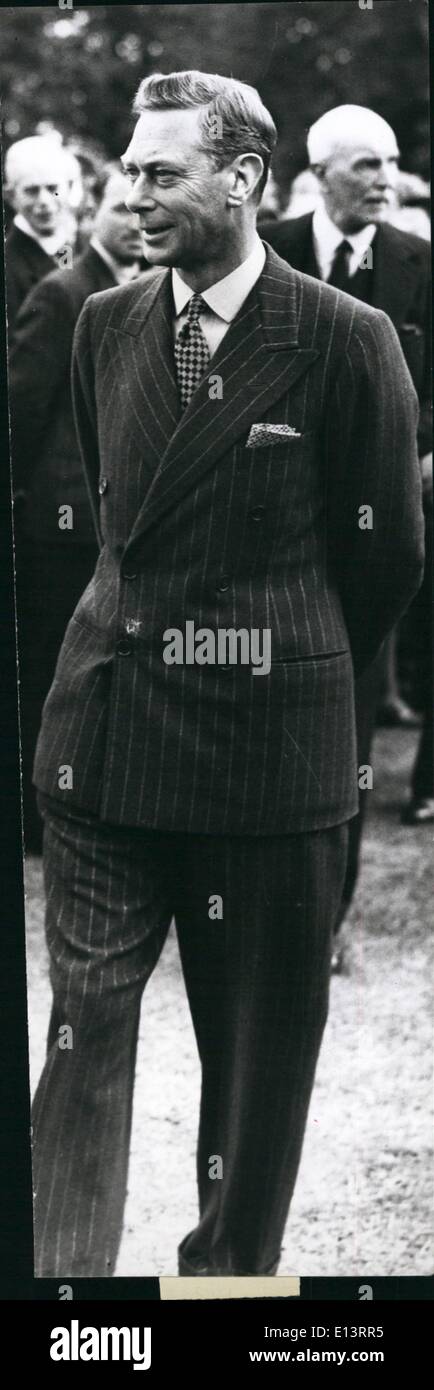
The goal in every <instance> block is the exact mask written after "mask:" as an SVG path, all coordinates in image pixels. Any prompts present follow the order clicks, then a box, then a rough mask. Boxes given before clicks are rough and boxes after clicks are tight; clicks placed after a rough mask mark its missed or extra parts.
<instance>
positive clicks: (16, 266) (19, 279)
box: [5, 223, 58, 346]
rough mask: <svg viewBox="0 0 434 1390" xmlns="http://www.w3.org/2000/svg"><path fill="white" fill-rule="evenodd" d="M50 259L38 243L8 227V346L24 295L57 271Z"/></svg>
mask: <svg viewBox="0 0 434 1390" xmlns="http://www.w3.org/2000/svg"><path fill="white" fill-rule="evenodd" d="M57 268H58V267H57V261H56V260H55V257H54V256H49V255H47V252H46V251H43V249H42V246H40V245H39V242H37V241H35V240H34V238H33V237H30V236H27V233H26V232H23V231H21V228H20V227H16V226H15V223H13V224H12V227H11V228H10V230H9V232H8V234H7V237H6V241H5V270H6V310H7V322H8V341H9V346H10V345H11V343H12V341H13V336H14V332H15V323H16V317H17V314H18V311H19V309H20V308H21V305H22V304H23V302H24V300H25V298H26V296H27V295H28V294H30V290H32V289H33V286H34V285H37V284H38V281H39V280H42V278H43V276H44V275H49V273H50V271H52V270H57Z"/></svg>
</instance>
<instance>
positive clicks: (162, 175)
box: [155, 169, 176, 183]
mask: <svg viewBox="0 0 434 1390" xmlns="http://www.w3.org/2000/svg"><path fill="white" fill-rule="evenodd" d="M155 177H156V179H158V182H159V183H171V181H172V179H174V178H176V174H175V170H174V169H156V170H155Z"/></svg>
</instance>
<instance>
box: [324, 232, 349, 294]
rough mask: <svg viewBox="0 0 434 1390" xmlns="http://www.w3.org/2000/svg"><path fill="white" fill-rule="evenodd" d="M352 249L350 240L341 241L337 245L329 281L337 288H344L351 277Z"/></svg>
mask: <svg viewBox="0 0 434 1390" xmlns="http://www.w3.org/2000/svg"><path fill="white" fill-rule="evenodd" d="M352 249H353V248H352V246H351V245H350V242H349V241H341V242H339V246H337V247H336V251H335V254H334V257H333V264H332V268H331V271H330V275H329V278H328V281H327V283H328V284H329V285H334V286H335V288H336V289H337V290H344V289H345V286H346V285H347V284H348V281H349V279H350V275H349V264H350V256H351V252H352Z"/></svg>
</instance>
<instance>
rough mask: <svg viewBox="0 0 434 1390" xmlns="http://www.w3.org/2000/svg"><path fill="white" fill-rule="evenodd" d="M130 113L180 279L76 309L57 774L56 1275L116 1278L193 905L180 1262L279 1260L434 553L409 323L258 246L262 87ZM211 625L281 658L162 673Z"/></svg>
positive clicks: (48, 835)
mask: <svg viewBox="0 0 434 1390" xmlns="http://www.w3.org/2000/svg"><path fill="white" fill-rule="evenodd" d="M135 109H136V112H137V114H138V118H139V119H138V122H137V125H136V128H135V131H134V134H133V137H132V141H131V144H130V146H129V148H128V151H127V153H126V155H125V157H124V161H123V162H124V167H125V168H126V171H127V173H128V176H129V179H130V182H131V190H130V194H129V197H128V205H129V207H130V208H131V209H132V210H135V211H137V212H138V214H139V218H140V224H141V227H142V230H143V239H144V246H145V255H146V258H147V260H148V261H149V262H150V263H151V264H154V265H156V266H157V269H156V270H155V272H154V273H153V272H151V273H150V274H149V276H148V277H147V279H146V282H145V283H143V284H141V285H140V286H138V285H132V286H128V287H122V288H117V289H114V290H109V291H106V292H104V293H102V294H100V295H97V296H92V297H91V298H90V299H89V300H88V302H87V305H86V306H85V308H84V310H83V313H82V315H81V318H80V320H79V324H78V326H77V331H76V342H75V356H74V368H73V378H74V390H75V405H76V419H77V426H78V431H79V437H80V441H81V449H82V454H83V460H84V465H85V469H86V477H87V483H88V488H89V495H90V498H91V503H92V509H93V514H94V518H95V525H96V530H97V534H98V538H99V543H100V546H101V551H100V556H99V560H98V563H97V567H96V571H95V575H94V578H93V579H92V581H91V583H90V584H89V585H88V587H87V589H86V590H85V592H84V594H83V596H82V598H81V600H80V602H79V604H78V606H77V608H76V610H75V613H74V615H73V618H72V620H71V622H70V624H69V626H68V629H67V632H66V636H65V639H64V643H63V646H62V650H61V653H60V657H59V661H58V665H57V669H56V674H55V679H54V682H53V685H52V688H51V691H50V694H49V696H48V699H47V702H46V705H45V708H44V715H43V721H42V728H41V733H40V737H39V743H38V749H37V754H36V762H35V782H36V785H37V787H38V789H39V793H40V805H41V809H42V810H43V813H44V816H45V832H44V839H45V843H44V863H45V879H46V890H47V939H48V944H49V950H50V960H51V980H52V986H53V993H54V1002H53V1011H52V1016H51V1022H50V1029H49V1038H48V1054H47V1061H46V1064H45V1067H44V1071H43V1074H42V1077H41V1080H40V1083H39V1087H38V1091H37V1094H36V1097H35V1102H34V1117H33V1143H34V1187H35V1198H34V1200H35V1240H36V1271H37V1273H38V1274H39V1275H46V1276H48V1275H57V1274H59V1275H60V1274H62V1275H66V1274H69V1275H71V1276H72V1275H74V1274H77V1275H104V1274H111V1273H113V1270H114V1266H115V1260H116V1255H117V1251H118V1247H119V1241H120V1236H121V1230H122V1217H123V1207H124V1200H125V1189H126V1180H127V1165H128V1152H129V1138H130V1125H131V1107H132V1095H133V1081H134V1063H135V1052H136V1041H137V1030H138V1020H139V1010H140V1003H141V998H142V994H143V989H144V986H145V984H146V981H147V979H148V978H149V976H150V974H151V971H152V970H153V967H154V965H155V963H156V961H157V959H158V956H159V954H160V952H161V949H162V947H163V945H164V940H165V937H166V934H167V931H168V927H169V924H170V921H171V918H172V916H173V917H174V918H175V922H176V928H177V933H178V939H179V946H180V954H181V961H182V967H183V972H184V978H185V984H186V989H187V994H188V999H189V1004H190V1008H191V1013H192V1019H193V1024H194V1028H195V1033H196V1038H197V1044H198V1049H199V1054H200V1059H201V1064H202V1096H201V1108H200V1126H199V1140H198V1154H197V1172H198V1190H199V1220H198V1223H197V1225H196V1227H195V1229H194V1230H193V1231H190V1232H189V1233H188V1235H186V1236H184V1238H183V1240H182V1241H181V1244H180V1247H179V1265H178V1267H179V1271H180V1272H181V1273H193V1274H203V1273H211V1274H238V1275H242V1274H248V1275H253V1274H266V1273H275V1272H276V1270H277V1267H278V1262H279V1255H280V1247H281V1240H282V1236H283V1231H284V1227H285V1221H286V1217H287V1213H288V1208H289V1203H290V1199H291V1194H292V1191H293V1187H294V1183H295V1179H296V1174H297V1169H298V1164H299V1159H300V1152H301V1146H302V1141H303V1134H304V1128H305V1122H306V1115H307V1109H308V1105H309V1099H310V1094H311V1090H312V1084H313V1078H314V1072H315V1066H316V1060H317V1056H318V1051H319V1047H320V1042H321V1036H322V1032H323V1028H324V1024H325V1020H326V1015H327V1005H328V983H329V967H330V949H331V934H332V928H333V922H334V919H335V915H336V911H337V908H338V905H339V901H340V895H341V891H342V883H343V877H344V873H345V861H346V843H347V823H348V820H349V819H350V818H351V817H352V816H353V815H354V814H355V813H356V811H357V766H356V755H355V735H354V708H353V671H354V670H356V671H358V670H361V669H363V667H364V665H365V664H366V663H368V662H369V661H370V660H372V657H373V656H374V654H375V652H376V651H377V649H378V647H379V645H380V643H381V641H382V640H383V638H384V635H385V633H386V632H387V631H388V629H389V628H390V626H391V625H392V624H393V623H394V622H395V621H396V619H397V617H398V616H399V614H400V613H401V612H402V611H403V609H404V608H405V607H406V605H407V604H408V602H409V601H410V599H411V597H412V595H413V593H414V592H415V590H416V589H417V587H418V584H419V582H420V578H421V573H422V560H423V555H422V550H423V545H422V511H421V501H420V478H419V471H418V466H417V455H416V447H415V431H416V421H417V405H416V397H415V392H414V389H413V386H412V383H411V380H410V377H409V374H408V371H407V368H406V366H405V362H404V359H403V356H402V354H401V350H400V347H399V343H398V340H397V337H396V334H395V331H394V329H393V328H392V326H391V324H390V323H389V320H388V319H387V318H386V316H385V315H384V314H381V313H379V312H377V311H375V310H373V309H371V308H369V307H366V306H365V305H362V304H359V303H357V302H356V301H355V300H353V299H351V298H350V297H349V296H347V295H343V294H341V293H340V292H339V291H337V290H336V289H334V288H330V287H329V286H327V285H324V284H321V283H320V282H318V281H315V280H312V279H310V278H308V277H306V276H303V275H301V274H300V273H298V272H295V271H293V270H291V268H290V267H288V266H287V265H286V264H284V262H282V261H281V260H280V258H279V257H278V256H276V255H275V254H274V252H272V251H271V249H270V248H269V247H267V246H266V245H265V246H264V245H263V243H261V242H260V240H259V238H258V236H257V233H256V227H255V214H256V207H257V204H258V202H259V199H260V195H261V191H262V187H263V183H264V179H265V178H266V175H267V170H268V165H269V159H270V154H271V150H272V147H273V144H274V139H275V130H274V126H273V122H272V120H271V117H270V116H269V114H268V112H267V111H265V109H264V107H263V106H262V103H261V102H260V99H259V97H258V94H257V93H256V92H255V91H254V90H253V89H252V88H249V87H246V86H245V85H244V84H242V83H239V82H235V81H233V80H229V79H226V78H219V77H215V76H209V75H207V74H203V73H195V72H191V73H178V74H171V75H169V76H166V77H163V76H159V75H155V76H153V77H151V78H148V79H146V80H145V82H144V83H142V85H141V87H140V89H139V93H138V97H137V99H136V107H135ZM369 518H370V519H369ZM188 621H190V622H191V621H193V623H194V625H195V629H196V630H199V629H200V630H202V632H203V630H204V629H205V630H206V631H208V632H209V631H211V632H212V633H214V634H218V633H219V631H221V629H222V628H225V629H228V628H234V629H236V630H237V631H239V630H241V629H242V630H244V631H247V632H252V629H253V628H256V629H264V630H265V629H267V630H268V631H269V632H270V633H271V663H270V670H269V673H268V674H264V675H262V677H261V678H257V672H255V671H254V669H253V668H252V665H246V664H238V663H237V662H231V663H227V664H218V663H217V664H215V665H214V666H210V665H206V664H203V663H202V664H199V663H198V661H195V660H194V659H193V660H189V661H188V662H185V661H184V663H182V664H176V663H175V664H167V662H166V661H165V659H164V655H163V653H164V647H165V640H166V638H167V632H168V630H170V631H171V632H173V630H175V631H177V632H184V629H185V624H186V623H187V622H188ZM255 675H256V679H255ZM65 1024H67V1025H69V1026H70V1028H71V1029H72V1034H71V1035H70V1036H71V1038H72V1040H73V1046H72V1047H71V1048H70V1050H63V1048H62V1047H59V1037H62V1036H64V1029H63V1025H65ZM59 1030H60V1032H59ZM216 1157H217V1158H218V1159H219V1160H220V1161H219V1163H217V1165H216ZM216 1172H217V1176H216ZM145 1259H146V1252H145V1251H144V1260H145Z"/></svg>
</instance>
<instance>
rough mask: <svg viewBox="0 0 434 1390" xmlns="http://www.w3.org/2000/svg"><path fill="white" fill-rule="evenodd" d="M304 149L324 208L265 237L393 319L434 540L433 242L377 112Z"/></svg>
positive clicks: (350, 116)
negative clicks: (406, 207)
mask: <svg viewBox="0 0 434 1390" xmlns="http://www.w3.org/2000/svg"><path fill="white" fill-rule="evenodd" d="M307 146H308V153H309V161H310V167H311V169H312V170H313V172H314V173H315V175H316V178H317V180H318V184H319V189H320V195H321V196H320V200H319V203H318V206H317V207H316V208H315V211H314V212H313V213H312V212H310V213H306V214H304V215H303V216H302V217H296V218H292V219H288V220H285V221H282V222H280V223H274V222H273V223H270V224H264V225H263V227H262V234H263V236H264V238H265V239H266V240H268V241H269V242H270V244H271V245H272V246H273V247H274V249H275V250H276V251H277V252H278V254H279V256H283V257H284V259H285V260H286V261H287V262H288V263H289V264H290V265H292V266H294V267H295V268H296V269H297V270H301V271H304V273H305V274H307V275H314V276H316V277H317V278H319V279H321V280H326V281H327V282H328V283H329V284H331V285H335V286H336V287H337V288H338V289H340V290H344V291H345V292H346V293H347V294H351V295H354V296H355V298H357V299H360V300H362V301H363V302H364V303H367V304H371V305H373V306H374V307H375V308H377V309H382V310H383V311H384V312H385V313H387V314H388V316H389V318H390V319H391V322H392V323H393V325H394V327H395V329H396V331H397V334H398V337H399V339H400V342H401V347H402V350H403V353H404V356H405V359H406V362H407V366H408V368H409V371H410V373H411V376H412V379H413V383H414V386H415V388H416V391H417V393H418V397H419V424H418V452H419V457H420V462H421V472H422V477H423V480H424V488H425V489H426V519H427V529H428V531H429V535H428V541H430V533H431V528H432V520H431V517H432V504H431V505H430V501H429V478H430V476H431V465H432V460H431V449H432V404H431V351H430V349H431V260H430V249H429V246H428V244H427V242H425V241H423V240H422V239H421V238H420V237H417V236H413V235H412V234H411V233H410V232H404V231H400V230H398V229H397V228H396V227H393V226H392V225H391V224H389V223H388V222H387V214H388V211H389V210H390V207H391V203H392V200H393V195H394V189H395V187H396V182H397V176H398V159H399V149H398V145H397V142H396V138H395V135H394V132H393V130H392V129H391V127H390V125H388V123H387V121H384V120H383V118H382V117H381V116H378V115H377V113H376V112H375V111H371V110H369V109H368V108H366V107H364V106H352V105H347V106H338V107H334V108H333V109H332V110H331V111H327V112H326V113H325V115H324V116H320V118H319V120H318V121H316V122H315V124H314V125H313V126H312V127H311V129H310V131H309V133H308V137H307ZM430 587H431V584H430V578H428V580H427V582H426V584H425V585H424V590H423V595H422V596H421V597H420V600H418V606H419V608H420V607H421V605H422V601H423V602H424V605H425V607H426V608H427V609H428V608H429V606H430ZM425 590H426V599H425ZM429 624H430V618H429V615H428V611H427V613H426V621H425V624H424V626H425V628H426V629H427V630H428V629H429ZM389 640H390V641H391V642H394V641H395V634H393V635H392V634H391V635H390V639H389ZM428 646H429V644H428ZM430 665H431V657H430V651H429V650H428V651H427V652H426V655H425V658H424V681H423V689H424V699H425V703H426V721H427V722H426V731H425V735H424V740H423V745H422V748H421V754H420V757H419V761H418V767H417V769H416V776H415V780H414V791H413V806H414V816H415V819H417V816H418V807H420V810H419V815H420V819H421V820H422V819H426V818H428V817H427V811H426V809H425V810H424V807H426V806H429V805H431V816H432V815H434V801H433V800H432V797H433V790H434V789H433V773H432V760H431V762H430V759H429V753H428V750H429V749H430V748H432V676H431V672H430ZM425 667H426V670H425ZM381 675H382V660H381V659H380V660H379V661H377V662H376V663H375V664H373V665H372V666H371V667H370V668H368V669H367V670H366V671H365V672H364V673H363V675H362V677H361V679H360V681H357V682H356V714H357V731H358V750H359V751H358V760H359V765H360V766H362V765H363V766H366V765H367V764H369V763H370V759H371V745H372V738H373V733H374V727H375V715H376V710H377V706H378V702H379V698H380V686H381ZM396 710H397V716H398V714H399V718H400V719H401V720H405V719H406V718H407V719H408V718H409V717H410V714H409V712H408V711H406V707H405V706H404V705H403V703H402V702H401V701H396ZM430 734H431V736H430ZM425 750H426V751H425ZM427 754H428V756H427ZM368 797H369V790H364V789H362V790H361V792H360V813H359V816H358V817H357V818H355V819H354V820H353V822H352V824H351V826H350V832H349V852H348V865H347V874H346V880H345V886H344V893H343V900H342V907H341V912H340V914H339V917H338V922H337V925H338V926H339V923H340V920H341V919H343V917H344V916H345V914H346V911H347V909H348V907H349V904H350V902H351V898H352V894H353V891H354V887H355V884H356V880H357V873H358V863H359V850H360V837H361V831H362V827H363V820H364V814H365V810H366V805H367V798H368ZM430 798H431V802H430ZM409 819H410V817H409ZM337 964H339V956H338V957H337Z"/></svg>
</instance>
